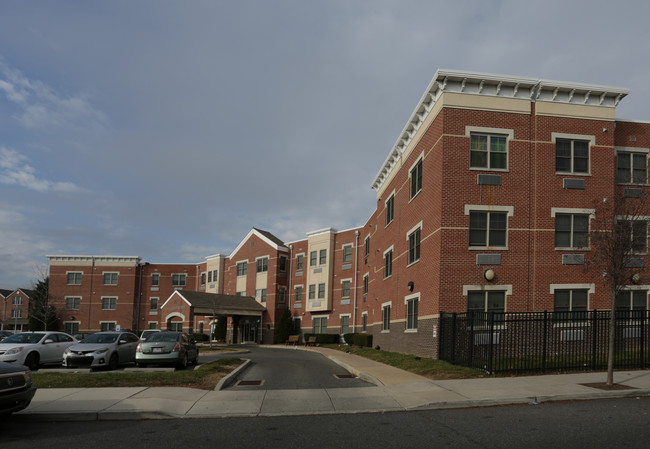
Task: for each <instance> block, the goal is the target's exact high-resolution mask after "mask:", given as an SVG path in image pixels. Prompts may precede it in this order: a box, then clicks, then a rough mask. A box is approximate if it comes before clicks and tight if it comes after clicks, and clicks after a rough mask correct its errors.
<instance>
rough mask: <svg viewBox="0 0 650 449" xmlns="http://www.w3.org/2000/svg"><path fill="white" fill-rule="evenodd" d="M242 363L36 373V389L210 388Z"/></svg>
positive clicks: (235, 360)
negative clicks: (176, 368) (178, 368)
mask: <svg viewBox="0 0 650 449" xmlns="http://www.w3.org/2000/svg"><path fill="white" fill-rule="evenodd" d="M242 363H244V362H243V361H242V360H240V359H238V358H226V359H220V360H217V361H214V362H210V363H206V364H205V365H201V366H200V367H199V368H197V369H194V370H192V371H170V372H160V371H158V372H151V373H146V372H144V373H143V372H140V373H124V372H112V373H111V372H106V373H91V374H75V373H73V372H70V373H48V372H47V371H41V372H38V371H37V372H35V373H34V374H33V375H32V379H33V382H34V385H35V386H36V387H38V388H98V387H191V388H200V389H203V390H213V389H214V387H215V386H216V385H217V383H219V381H220V380H221V379H222V378H223V377H224V376H226V375H227V374H229V373H230V372H232V371H233V370H234V369H235V368H237V367H238V366H239V365H241V364H242Z"/></svg>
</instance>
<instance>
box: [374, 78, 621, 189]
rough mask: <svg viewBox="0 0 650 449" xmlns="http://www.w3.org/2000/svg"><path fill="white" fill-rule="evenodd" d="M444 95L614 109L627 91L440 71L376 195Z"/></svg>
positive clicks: (376, 185) (385, 168)
mask: <svg viewBox="0 0 650 449" xmlns="http://www.w3.org/2000/svg"><path fill="white" fill-rule="evenodd" d="M443 92H451V93H456V94H465V95H481V96H492V97H499V98H514V99H524V100H529V101H533V102H534V101H546V102H557V103H568V104H582V105H589V106H602V107H616V106H617V105H618V103H619V102H620V101H621V99H622V98H623V97H625V96H626V95H627V94H628V93H629V90H628V89H624V88H618V87H607V86H598V85H591V84H579V83H566V82H559V81H549V80H540V79H537V78H527V77H515V76H510V75H498V74H493V73H481V72H467V71H459V70H446V69H440V70H438V71H437V72H436V74H435V75H434V76H433V79H432V80H431V82H430V83H429V85H428V86H427V89H426V90H425V91H424V94H423V95H422V97H421V98H420V101H419V102H418V105H417V106H416V108H415V110H414V111H413V113H412V114H411V117H410V119H409V120H408V121H407V122H406V126H404V129H403V130H402V132H401V133H400V136H399V138H398V139H397V141H396V142H395V144H394V145H393V148H392V149H391V151H390V152H389V154H388V157H387V158H386V160H385V161H384V163H383V165H382V167H381V169H380V170H379V172H378V173H377V176H375V180H374V181H373V183H372V185H371V187H372V188H373V189H374V190H375V191H379V189H381V186H382V185H383V183H384V181H386V179H387V178H388V175H389V174H390V173H391V172H392V171H393V169H394V168H395V165H396V164H397V162H398V161H399V160H400V158H401V156H402V154H403V153H404V151H405V150H406V148H408V146H409V144H410V143H411V141H412V140H413V137H414V136H415V134H416V133H417V131H418V129H419V128H420V126H421V125H422V123H424V121H425V119H426V118H427V116H428V115H429V113H430V112H431V110H432V109H433V106H434V105H435V104H436V102H437V101H438V99H439V98H440V96H441V95H442V93H443Z"/></svg>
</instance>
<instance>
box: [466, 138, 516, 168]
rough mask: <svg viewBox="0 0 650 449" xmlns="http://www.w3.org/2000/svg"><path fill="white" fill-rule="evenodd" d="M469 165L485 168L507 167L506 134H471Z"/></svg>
mask: <svg viewBox="0 0 650 449" xmlns="http://www.w3.org/2000/svg"><path fill="white" fill-rule="evenodd" d="M469 166H470V167H472V168H484V169H487V170H494V169H506V168H508V153H507V151H506V136H498V135H492V134H471V136H470V150H469Z"/></svg>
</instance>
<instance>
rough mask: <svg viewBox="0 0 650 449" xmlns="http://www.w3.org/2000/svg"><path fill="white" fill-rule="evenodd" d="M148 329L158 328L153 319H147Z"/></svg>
mask: <svg viewBox="0 0 650 449" xmlns="http://www.w3.org/2000/svg"><path fill="white" fill-rule="evenodd" d="M149 329H158V323H157V322H155V321H149Z"/></svg>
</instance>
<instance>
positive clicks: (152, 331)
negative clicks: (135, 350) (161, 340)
mask: <svg viewBox="0 0 650 449" xmlns="http://www.w3.org/2000/svg"><path fill="white" fill-rule="evenodd" d="M156 332H162V331H161V330H160V329H145V330H143V331H142V334H140V341H145V340H146V339H147V337H148V336H149V335H151V334H155V333H156Z"/></svg>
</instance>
